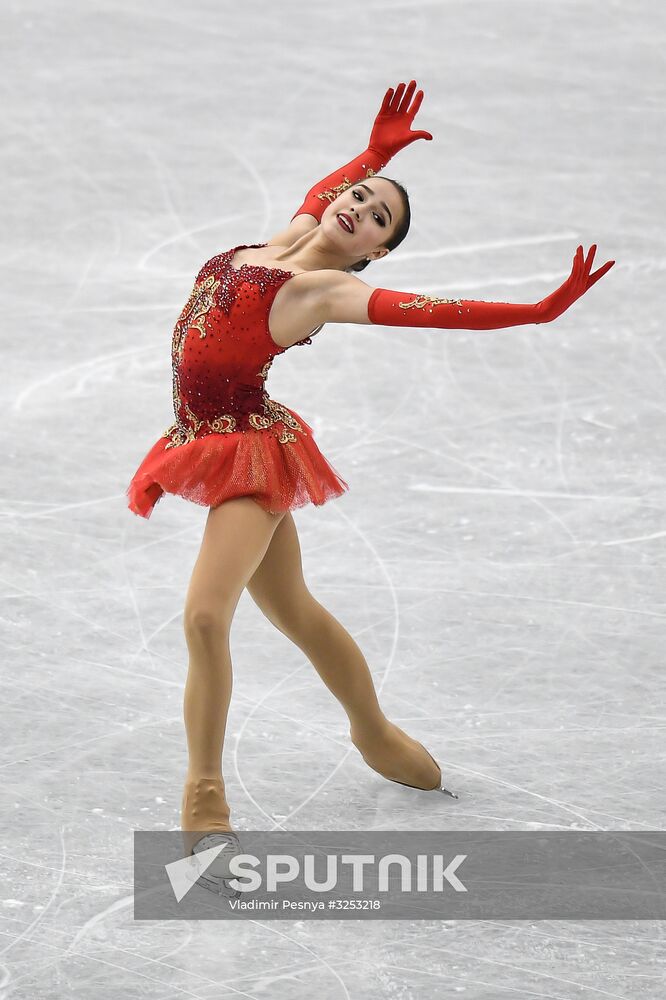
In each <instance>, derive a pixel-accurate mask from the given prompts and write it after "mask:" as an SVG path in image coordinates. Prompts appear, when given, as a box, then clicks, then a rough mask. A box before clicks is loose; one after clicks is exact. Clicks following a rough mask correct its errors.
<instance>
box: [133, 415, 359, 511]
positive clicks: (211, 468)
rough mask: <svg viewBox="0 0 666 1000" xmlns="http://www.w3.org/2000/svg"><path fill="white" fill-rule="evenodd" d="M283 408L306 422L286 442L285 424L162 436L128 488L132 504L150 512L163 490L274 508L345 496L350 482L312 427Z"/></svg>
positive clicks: (202, 500)
mask: <svg viewBox="0 0 666 1000" xmlns="http://www.w3.org/2000/svg"><path fill="white" fill-rule="evenodd" d="M280 405H282V406H284V404H280ZM284 409H285V410H287V411H288V412H289V413H291V415H292V416H293V417H294V418H295V419H296V420H297V421H298V423H299V424H300V426H301V427H302V428H303V431H302V432H300V431H299V432H297V434H296V435H295V436H296V440H295V441H288V442H287V443H285V444H282V443H280V441H279V440H278V438H279V432H280V429H281V426H282V425H279V428H278V430H276V427H275V426H272V427H270V428H262V429H260V430H254V429H248V430H242V431H235V432H232V433H230V434H217V433H214V434H206V435H205V436H203V437H201V438H197V439H196V440H194V441H188V442H187V443H185V444H181V445H177V446H176V447H171V448H167V445H168V444H169V443H170V439H169V437H168V436H166V435H165V436H163V437H161V438H159V440H158V441H156V442H155V444H154V445H153V447H152V448H151V449H150V451H149V452H148V454H147V455H146V456H145V458H144V459H143V461H142V462H141V464H140V466H139V468H138V469H137V470H136V472H135V474H134V476H133V477H132V481H131V482H130V484H129V486H128V487H127V490H126V491H125V492H126V494H127V497H128V506H129V508H130V510H132V511H134V513H135V514H139V515H140V516H141V517H150V515H151V513H152V511H153V508H154V506H155V504H156V503H157V502H158V501H159V500H160V498H161V497H162V496H163V494H164V493H174V494H176V495H177V496H181V497H184V498H185V499H186V500H191V501H192V502H193V503H197V504H201V505H202V506H204V507H217V506H218V505H219V504H221V503H223V502H224V501H225V500H230V499H231V498H233V497H241V496H250V497H252V498H253V499H254V500H256V502H257V503H258V504H260V505H261V506H262V507H263V508H264V510H267V511H269V512H271V513H274V514H276V513H280V512H282V511H286V510H292V509H294V508H295V507H302V506H304V505H305V504H307V503H313V504H315V505H317V506H320V505H321V504H323V503H326V501H327V500H330V499H331V498H333V497H337V496H341V495H342V494H343V493H344V492H345V491H346V490H348V489H349V487H348V485H347V483H346V482H345V481H344V479H342V478H341V477H340V476H339V475H338V473H337V472H336V471H335V469H334V468H333V467H332V466H331V465H330V464H329V463H328V461H327V460H326V459H325V458H324V456H323V455H322V453H321V452H320V450H319V448H318V447H317V444H316V442H315V440H314V437H313V436H312V428H311V427H310V426H309V425H308V424H306V422H305V421H304V420H303V418H302V417H301V416H300V415H299V414H297V413H295V412H294V411H293V410H290V409H289V408H288V407H286V406H285V407H284Z"/></svg>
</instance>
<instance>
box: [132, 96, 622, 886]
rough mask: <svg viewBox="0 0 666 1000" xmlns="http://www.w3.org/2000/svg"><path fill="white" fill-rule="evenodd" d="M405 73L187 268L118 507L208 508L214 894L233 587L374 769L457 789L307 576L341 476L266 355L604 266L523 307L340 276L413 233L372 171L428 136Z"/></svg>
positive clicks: (198, 792) (528, 318)
mask: <svg viewBox="0 0 666 1000" xmlns="http://www.w3.org/2000/svg"><path fill="white" fill-rule="evenodd" d="M415 87H416V82H415V81H414V80H412V81H411V82H410V83H409V85H408V86H407V87H406V88H405V84H404V83H401V84H399V86H398V87H397V88H396V90H395V93H394V91H393V89H392V88H389V90H388V91H387V92H386V95H385V97H384V101H383V103H382V106H381V108H380V111H379V113H378V115H377V117H376V120H375V123H374V126H373V129H372V132H371V136H370V141H369V144H368V148H367V149H366V150H365V151H364V152H363V153H361V154H360V155H359V156H358V157H356V159H354V160H352V161H351V162H350V163H348V164H346V165H345V166H344V167H341V168H340V169H339V170H337V171H335V172H334V173H333V174H330V175H329V176H327V177H325V178H324V179H323V180H322V181H320V182H319V183H318V184H316V185H315V186H314V187H313V188H312V189H311V190H310V191H309V192H308V194H307V196H306V198H305V201H304V202H303V205H302V206H301V208H300V209H299V210H298V212H297V213H296V214H295V215H294V216H293V217H292V221H291V223H290V225H289V227H288V228H287V229H286V230H285V231H284V232H281V233H278V234H277V235H276V236H274V237H273V239H271V240H269V241H268V243H255V244H243V245H241V246H238V247H233V248H231V249H229V250H227V251H225V252H223V253H220V254H217V255H216V256H215V257H213V258H211V260H209V261H207V262H206V263H205V264H204V266H203V267H202V268H201V270H200V271H199V273H198V275H197V278H196V281H195V284H194V287H193V289H192V292H191V294H190V296H189V299H188V301H187V303H186V305H185V307H184V308H183V310H182V312H181V315H180V317H179V318H178V321H177V323H176V327H175V329H174V333H173V340H172V367H173V403H174V417H175V420H174V423H173V424H171V426H170V427H169V428H167V430H166V431H165V432H164V434H163V435H162V437H160V439H159V440H158V441H157V442H156V443H155V444H154V446H153V447H152V448H151V449H150V451H149V452H148V454H147V455H146V456H145V458H144V460H143V461H142V462H141V465H140V466H139V468H138V469H137V471H136V473H135V475H134V477H133V479H132V481H131V483H130V485H129V487H128V489H127V494H128V498H129V507H130V509H131V510H133V511H134V512H135V513H137V514H139V515H141V516H143V517H146V518H147V517H149V516H150V514H151V512H152V510H153V508H154V506H155V504H156V503H157V502H158V501H159V500H160V499H161V497H162V496H163V495H164V494H165V493H173V494H177V495H180V496H182V497H185V498H187V499H189V500H192V501H193V502H195V503H199V504H202V505H205V506H207V507H208V508H209V512H208V517H207V521H206V526H205V529H204V533H203V540H202V544H201V549H200V552H199V555H198V558H197V560H196V563H195V566H194V570H193V573H192V578H191V581H190V585H189V588H188V592H187V598H186V603H185V610H184V629H185V636H186V640H187V646H188V652H189V669H188V676H187V683H186V687H185V701H184V717H185V726H186V730H187V743H188V752H189V758H188V773H187V775H186V779H185V787H184V791H183V798H182V809H181V826H182V830H183V838H184V843H185V846H186V850H187V852H188V853H190V852H192V851H194V852H195V853H198V852H200V851H202V850H206V849H207V848H208V847H211V846H214V845H218V844H222V845H224V848H225V849H224V850H223V851H222V853H221V854H220V855H219V856H218V858H217V859H216V861H215V862H214V865H213V866H212V867H211V868H209V869H208V872H207V876H206V877H205V878H203V880H202V884H207V887H208V888H212V889H214V890H215V889H216V887H218V886H219V883H220V880H221V879H223V878H224V876H225V874H226V875H228V860H229V858H230V857H231V856H232V855H233V854H234V853H237V852H238V848H239V843H238V838H237V837H236V835H235V834H233V832H232V827H231V823H230V809H229V805H228V803H227V801H226V796H225V788H224V779H223V777H222V750H223V745H224V736H225V729H226V722H227V713H228V708H229V701H230V697H231V691H232V665H231V659H230V653H229V633H230V628H231V622H232V618H233V615H234V611H235V609H236V606H237V603H238V600H239V598H240V595H241V593H242V592H243V590H244V589H245V588H247V590H248V591H249V593H250V595H251V597H252V598H253V600H254V601H255V602H256V604H257V605H258V606H259V608H260V609H261V611H262V612H263V613H264V615H265V616H266V617H267V618H268V619H269V621H271V622H272V623H273V625H275V627H276V628H277V629H279V631H280V632H282V633H283V634H284V635H286V636H288V638H289V639H291V640H292V642H294V643H295V644H296V645H297V646H298V647H299V648H300V649H301V650H302V651H303V652H304V653H305V655H306V656H307V657H308V658H309V659H310V661H311V662H312V664H313V666H314V667H315V669H316V670H317V671H318V673H319V675H320V676H321V678H322V680H323V681H324V683H325V684H326V685H327V687H328V688H329V690H330V691H331V692H332V693H333V694H334V695H335V697H336V698H337V699H338V700H339V702H340V703H341V705H342V706H343V708H344V709H345V711H346V712H347V715H348V717H349V721H350V738H351V740H352V742H353V743H354V745H355V746H356V747H357V749H358V750H359V751H360V753H361V755H362V756H363V759H364V760H365V761H366V763H367V764H368V765H369V766H370V767H371V768H373V769H374V770H375V771H377V772H378V773H379V774H381V775H382V776H383V777H385V778H387V779H388V780H391V781H397V782H399V783H401V784H405V785H409V786H411V787H415V788H421V789H429V790H433V791H435V790H441V791H443V792H447V794H449V795H452V796H453V797H454V798H457V796H455V794H454V793H452V792H448V791H447V789H445V788H442V787H441V778H442V775H441V769H440V766H439V764H438V763H437V762H436V761H435V760H434V758H433V757H432V756H431V755H430V753H429V752H428V751H427V750H426V748H425V747H424V746H423V745H422V744H421V743H419V742H417V741H416V740H414V739H412V738H411V737H410V736H408V735H407V734H406V733H405V732H404V731H403V730H402V729H400V728H399V727H398V726H396V725H394V724H393V723H391V722H390V721H389V720H388V719H387V718H386V716H385V715H384V713H383V712H382V710H381V707H380V705H379V703H378V700H377V696H376V692H375V688H374V685H373V681H372V676H371V673H370V670H369V668H368V665H367V663H366V661H365V658H364V656H363V653H362V652H361V650H360V649H359V647H358V646H357V644H356V643H355V641H354V640H353V639H352V637H351V636H350V635H349V633H348V632H347V631H346V630H345V628H344V627H343V626H342V625H341V624H340V622H338V621H337V620H336V619H335V618H334V617H333V615H331V614H330V612H328V611H327V610H326V608H324V607H323V606H322V605H321V604H320V603H319V601H317V599H316V598H315V597H314V596H313V595H312V594H311V593H310V591H309V590H308V587H307V585H306V583H305V580H304V579H303V571H302V564H301V552H300V547H299V541H298V535H297V531H296V525H295V523H294V519H293V516H292V514H291V511H292V510H293V509H295V508H297V507H300V506H302V505H303V504H306V503H313V504H315V505H321V504H323V503H325V502H326V501H327V500H329V499H331V498H334V497H337V496H340V495H341V494H342V493H344V491H345V490H346V489H347V488H348V487H347V483H346V482H345V481H344V480H343V479H342V478H341V477H340V475H339V474H338V473H337V472H336V470H335V469H334V468H333V467H332V466H331V465H330V463H329V462H328V461H327V460H326V458H325V457H324V456H323V455H322V453H321V452H320V450H319V448H318V446H317V444H316V442H315V440H314V438H313V435H312V428H311V427H310V426H309V425H308V424H307V423H306V422H305V420H303V418H302V417H301V416H300V415H299V414H298V413H296V412H295V411H294V410H291V409H289V408H288V407H287V406H285V405H284V404H282V403H278V402H277V401H276V400H273V399H271V397H270V396H269V395H268V393H267V392H266V390H265V388H264V383H265V380H266V377H267V375H268V371H269V368H270V366H271V364H272V362H273V359H274V357H275V356H276V355H278V354H282V353H284V351H286V350H288V349H289V348H290V347H293V346H295V345H303V344H309V343H311V342H312V341H311V337H312V335H313V334H314V333H317V332H318V331H319V330H320V329H321V327H322V326H323V325H324V324H325V323H327V322H342V323H360V324H370V323H374V324H381V325H384V326H417V327H428V328H445V329H454V328H457V329H468V330H490V329H502V328H505V327H509V326H515V325H519V324H523V323H544V322H549V321H551V320H553V319H555V318H556V317H557V316H559V315H560V314H561V313H562V312H563V311H564V310H565V309H567V308H568V307H569V306H570V305H571V304H572V303H573V302H574V301H575V300H576V299H577V298H579V297H580V296H581V295H582V294H583V293H584V292H586V291H587V290H588V289H589V288H590V287H591V286H592V284H594V283H595V282H596V281H598V280H599V278H601V277H602V276H603V274H605V273H606V272H607V271H608V270H609V268H610V267H611V266H612V265H613V263H614V261H609V262H607V263H606V264H604V265H603V266H602V267H601V268H599V269H598V270H597V271H595V272H592V271H591V265H592V260H593V258H594V252H595V250H596V247H595V246H592V247H591V249H590V251H589V253H588V254H587V255H586V256H585V257H584V256H583V248H582V246H580V247H578V249H577V250H576V253H575V255H574V260H573V266H572V270H571V274H570V275H569V277H568V278H567V280H566V281H565V282H564V283H563V284H562V285H561V286H560V287H559V288H558V289H556V291H554V292H553V293H552V294H551V295H549V296H548V297H547V298H545V299H543V300H541V301H540V302H537V303H534V304H515V303H506V302H479V301H470V300H464V299H459V298H458V299H449V298H435V297H432V296H428V295H421V294H418V293H412V292H399V291H393V290H390V289H384V288H374V289H373V288H371V287H370V286H369V285H367V284H366V283H365V282H363V281H361V280H360V279H359V278H358V277H355V276H354V274H353V273H351V272H355V271H360V270H362V269H363V268H364V267H366V266H367V265H368V264H369V263H370V262H371V261H374V260H379V259H380V258H381V257H384V256H386V254H387V253H389V252H390V251H391V250H393V249H395V247H396V246H398V245H399V244H400V243H401V242H402V240H403V239H404V237H405V236H406V234H407V231H408V229H409V223H410V209H409V199H408V196H407V192H406V191H405V189H404V188H403V187H402V185H400V184H398V183H397V182H396V181H393V180H390V179H389V178H387V177H383V176H381V177H380V176H378V172H379V171H380V170H381V169H382V168H383V167H384V166H385V165H386V163H388V161H389V160H390V159H391V158H392V157H393V156H394V155H395V153H396V152H398V151H399V150H400V149H402V148H404V147H405V146H407V145H409V144H410V143H411V142H414V141H415V140H416V139H419V138H424V139H426V140H430V139H432V136H431V135H430V133H429V132H416V131H412V130H411V124H412V122H413V120H414V116H415V115H416V112H417V110H418V108H419V107H420V105H421V102H422V100H423V91H418V92H417V93H416V95H415V96H414V90H415ZM225 834H226V836H225ZM207 879H208V882H207Z"/></svg>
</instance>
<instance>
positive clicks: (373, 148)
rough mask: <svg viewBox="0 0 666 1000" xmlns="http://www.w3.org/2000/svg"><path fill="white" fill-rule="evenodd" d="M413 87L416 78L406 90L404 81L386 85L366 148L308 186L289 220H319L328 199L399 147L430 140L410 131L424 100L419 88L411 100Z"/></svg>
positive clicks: (374, 169) (376, 168) (367, 174)
mask: <svg viewBox="0 0 666 1000" xmlns="http://www.w3.org/2000/svg"><path fill="white" fill-rule="evenodd" d="M415 88H416V81H415V80H411V81H410V83H409V85H408V87H407V89H406V90H405V84H404V83H400V84H398V87H397V88H396V90H395V93H394V92H393V88H392V87H389V89H388V90H387V91H386V93H385V95H384V100H383V101H382V106H381V108H380V109H379V112H378V114H377V117H376V118H375V123H374V125H373V127H372V132H371V133H370V139H369V141H368V148H367V149H365V150H364V151H363V152H362V153H359V155H358V156H357V157H356V158H355V159H353V160H351V161H350V162H349V163H346V164H345V165H344V166H343V167H338V169H337V170H334V171H333V173H332V174H328V176H327V177H324V178H323V179H322V180H320V181H318V182H317V183H316V184H315V185H314V187H312V188H310V190H309V191H308V193H307V195H306V196H305V200H304V201H303V204H302V205H301V207H300V208H299V209H298V211H297V212H296V213H295V215H293V216H292V220H291V221H292V222H293V220H294V219H295V218H296V216H298V215H303V214H307V215H311V216H314V218H315V219H316V220H317V222H321V217H322V215H323V214H324V211H325V209H326V206H327V205H328V204H329V202H331V201H334V200H335V199H336V198H337V197H338V195H340V194H341V193H342V192H343V191H346V190H347V188H349V187H351V185H352V184H356V183H358V181H360V180H365V179H366V178H368V177H373V176H374V175H375V174H377V173H379V171H380V170H381V169H382V168H383V167H385V166H386V164H387V163H388V162H389V160H391V159H392V157H394V156H395V154H396V153H397V152H398V151H399V150H401V149H403V148H404V147H405V146H408V145H409V144H410V143H412V142H415V141H416V140H417V139H427V140H430V139H432V136H431V134H430V132H412V131H411V129H410V126H411V124H412V122H413V121H414V117H415V115H416V112H417V111H418V110H419V108H420V106H421V102H422V100H423V91H422V90H419V91H418V92H417V94H416V96H415V97H414V100H413V101H412V95H413V94H414V90H415Z"/></svg>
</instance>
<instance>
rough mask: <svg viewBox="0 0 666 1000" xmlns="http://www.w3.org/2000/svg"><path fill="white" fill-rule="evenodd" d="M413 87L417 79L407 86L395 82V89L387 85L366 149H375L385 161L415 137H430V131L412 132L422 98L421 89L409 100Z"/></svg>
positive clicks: (413, 140)
mask: <svg viewBox="0 0 666 1000" xmlns="http://www.w3.org/2000/svg"><path fill="white" fill-rule="evenodd" d="M415 87H416V80H411V81H410V83H409V86H408V87H407V90H405V85H404V83H399V84H398V86H397V89H396V91H395V93H394V92H393V88H392V87H389V89H388V90H387V91H386V93H385V94H384V100H383V102H382V106H381V108H380V109H379V114H378V115H377V117H376V118H375V124H374V125H373V127H372V132H371V133H370V141H369V142H368V149H374V150H376V151H377V152H378V153H379V154H380V155H383V156H384V157H385V160H386V162H387V163H388V161H389V160H390V159H391V157H392V156H395V154H396V153H397V152H399V151H400V150H401V149H404V148H405V146H409V145H410V143H412V142H416V140H417V139H427V140H430V139H432V136H431V134H430V132H423V131H421V132H412V131H411V128H410V126H411V124H412V122H413V121H414V118H415V117H416V112H417V111H418V110H419V108H420V107H421V102H422V101H423V91H422V90H419V91H418V92H417V94H416V97H415V98H414V101H413V102H412V94H413V93H414V88H415ZM403 94H404V96H403ZM410 103H411V107H410Z"/></svg>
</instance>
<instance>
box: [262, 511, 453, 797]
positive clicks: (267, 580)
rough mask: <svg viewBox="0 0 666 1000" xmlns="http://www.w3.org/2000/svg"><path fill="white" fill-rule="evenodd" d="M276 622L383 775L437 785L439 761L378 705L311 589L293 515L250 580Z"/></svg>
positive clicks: (352, 651) (361, 666)
mask: <svg viewBox="0 0 666 1000" xmlns="http://www.w3.org/2000/svg"><path fill="white" fill-rule="evenodd" d="M247 589H248V592H249V593H250V595H251V597H252V599H253V600H254V601H255V603H256V604H257V605H258V607H259V608H260V609H261V611H262V612H263V614H264V615H265V616H266V617H267V618H268V620H269V621H270V622H272V623H273V625H275V627H276V628H277V629H279V631H280V632H282V633H283V634H284V635H286V636H287V637H288V638H289V639H291V641H292V642H294V643H295V644H296V645H297V646H298V647H299V648H300V649H301V650H302V651H303V652H304V653H305V655H306V656H307V657H308V659H309V660H310V662H311V663H312V665H313V666H314V668H315V669H316V671H317V673H318V674H319V676H320V677H321V679H322V680H323V681H324V683H325V684H326V686H327V687H328V689H329V691H331V692H332V693H333V694H334V695H335V697H336V698H337V699H338V701H339V702H340V704H341V705H342V706H343V708H344V709H345V711H346V713H347V715H348V716H349V721H350V724H351V728H350V735H351V739H352V742H353V743H354V745H355V746H356V747H357V748H358V749H359V751H360V752H361V754H362V755H363V758H364V760H365V761H366V763H367V764H369V766H370V767H372V768H373V769H374V770H376V771H378V772H379V773H380V774H382V775H383V776H384V777H387V778H394V779H395V780H397V781H404V782H406V783H407V784H410V785H411V784H413V785H417V786H419V787H420V788H435V787H437V786H438V784H439V779H440V777H441V775H440V771H439V768H438V766H437V765H436V764H435V763H434V762H433V761H432V759H431V758H430V757H429V755H428V754H427V753H426V752H424V748H423V747H422V746H421V744H420V743H418V742H417V741H416V740H413V739H412V738H411V737H410V736H408V735H407V734H406V733H404V732H403V730H402V729H400V728H399V727H398V726H396V725H394V724H393V723H392V722H390V721H389V720H388V719H387V718H386V716H385V715H384V713H383V712H382V709H381V707H380V705H379V702H378V700H377V693H376V691H375V686H374V683H373V680H372V675H371V673H370V669H369V667H368V664H367V662H366V660H365V657H364V656H363V653H362V652H361V650H360V649H359V647H358V645H357V644H356V642H355V641H354V639H352V637H351V636H350V634H349V633H348V632H347V630H346V629H345V628H344V627H343V626H342V625H341V624H340V622H339V621H338V620H337V619H336V618H335V617H334V616H333V615H332V614H331V613H330V612H329V611H327V610H326V608H325V607H324V606H323V605H322V604H320V603H319V601H317V600H316V598H315V597H313V595H312V594H311V593H310V591H309V590H308V588H307V586H306V583H305V580H304V578H303V567H302V561H301V550H300V544H299V541H298V533H297V531H296V525H295V522H294V519H293V516H292V515H291V513H287V514H286V515H285V516H284V517H283V518H282V520H281V521H280V524H279V525H278V526H277V528H276V530H275V531H274V533H273V535H272V537H271V540H270V544H269V546H268V548H267V550H266V553H265V555H264V557H263V559H262V561H261V563H260V564H259V566H258V567H257V569H256V570H255V572H254V574H253V576H252V577H251V579H250V580H249V582H248V584H247Z"/></svg>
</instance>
